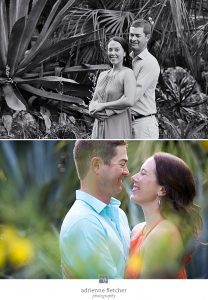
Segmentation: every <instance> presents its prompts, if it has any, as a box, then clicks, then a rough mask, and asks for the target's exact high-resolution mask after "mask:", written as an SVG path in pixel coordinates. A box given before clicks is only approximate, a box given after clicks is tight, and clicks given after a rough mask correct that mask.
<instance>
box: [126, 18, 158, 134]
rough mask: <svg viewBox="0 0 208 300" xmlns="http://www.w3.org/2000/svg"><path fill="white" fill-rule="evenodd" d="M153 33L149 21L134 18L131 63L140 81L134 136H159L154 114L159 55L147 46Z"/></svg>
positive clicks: (133, 112)
mask: <svg viewBox="0 0 208 300" xmlns="http://www.w3.org/2000/svg"><path fill="white" fill-rule="evenodd" d="M150 35H151V25H150V23H149V22H148V21H145V20H142V19H139V20H135V21H134V22H133V23H132V25H131V27H130V32H129V43H130V46H131V48H132V53H131V56H132V59H133V61H132V65H133V70H134V74H135V77H136V82H137V89H136V98H135V104H134V105H133V107H131V111H132V115H133V131H134V138H135V139H158V138H159V129H158V122H157V119H156V117H155V114H156V103H155V88H156V85H157V81H158V77H159V74H160V67H159V64H158V62H157V60H156V58H155V57H154V56H153V55H152V54H150V53H149V51H148V50H147V43H148V41H149V39H150Z"/></svg>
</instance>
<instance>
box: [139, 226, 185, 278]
mask: <svg viewBox="0 0 208 300" xmlns="http://www.w3.org/2000/svg"><path fill="white" fill-rule="evenodd" d="M141 255H142V270H141V274H140V278H176V275H177V273H178V272H179V270H180V268H181V258H182V257H183V243H182V239H181V236H180V233H179V231H178V229H177V228H176V227H175V225H173V224H170V223H169V222H168V221H164V222H162V223H161V225H159V226H158V229H157V230H155V231H152V233H151V234H150V235H149V236H148V237H147V239H146V240H145V242H144V244H143V246H142V247H141Z"/></svg>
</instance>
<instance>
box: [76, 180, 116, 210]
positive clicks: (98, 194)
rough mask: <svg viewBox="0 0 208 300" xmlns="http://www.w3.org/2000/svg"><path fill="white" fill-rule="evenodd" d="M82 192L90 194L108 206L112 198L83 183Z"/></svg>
mask: <svg viewBox="0 0 208 300" xmlns="http://www.w3.org/2000/svg"><path fill="white" fill-rule="evenodd" d="M80 190H81V191H83V192H85V193H88V194H89V195H91V196H93V197H95V198H97V199H98V200H100V201H101V202H103V203H105V204H107V205H108V204H109V202H110V199H111V196H109V195H106V194H104V193H102V192H101V191H99V190H98V189H97V188H96V187H94V186H90V185H87V184H85V183H83V182H81V186H80Z"/></svg>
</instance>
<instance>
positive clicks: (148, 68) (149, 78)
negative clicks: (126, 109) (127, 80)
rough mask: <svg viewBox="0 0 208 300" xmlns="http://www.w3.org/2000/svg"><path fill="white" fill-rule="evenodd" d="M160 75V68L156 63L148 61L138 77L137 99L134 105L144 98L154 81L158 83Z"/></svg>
mask: <svg viewBox="0 0 208 300" xmlns="http://www.w3.org/2000/svg"><path fill="white" fill-rule="evenodd" d="M159 74H160V67H159V65H158V63H157V62H156V61H155V62H154V61H147V62H145V63H144V65H143V66H142V67H141V69H140V70H139V73H138V74H137V75H136V97H135V99H134V104H135V103H136V102H138V101H140V99H141V98H142V97H143V96H144V94H145V92H146V91H147V89H148V88H149V87H150V85H151V84H152V82H153V81H157V80H158V77H159Z"/></svg>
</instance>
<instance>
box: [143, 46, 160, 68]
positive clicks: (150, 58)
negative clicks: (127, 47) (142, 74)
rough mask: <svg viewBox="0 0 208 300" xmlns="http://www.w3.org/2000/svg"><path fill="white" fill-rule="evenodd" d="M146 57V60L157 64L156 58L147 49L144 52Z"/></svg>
mask: <svg viewBox="0 0 208 300" xmlns="http://www.w3.org/2000/svg"><path fill="white" fill-rule="evenodd" d="M146 58H148V61H149V62H150V63H152V62H154V63H155V64H157V65H158V66H159V63H158V60H157V58H156V57H155V56H154V55H153V54H152V53H150V52H149V51H148V50H147V52H146Z"/></svg>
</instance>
